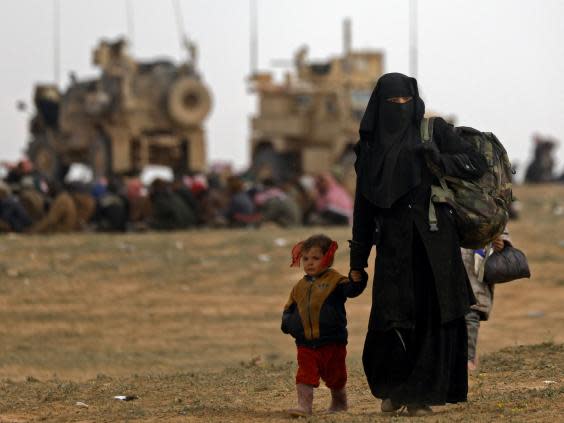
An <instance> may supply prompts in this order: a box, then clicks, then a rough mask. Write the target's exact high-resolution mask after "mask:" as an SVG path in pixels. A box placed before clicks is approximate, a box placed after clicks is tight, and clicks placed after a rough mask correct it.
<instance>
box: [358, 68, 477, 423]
mask: <svg viewBox="0 0 564 423" xmlns="http://www.w3.org/2000/svg"><path fill="white" fill-rule="evenodd" d="M424 110H425V106H424V103H423V101H422V100H421V99H420V98H419V92H418V87H417V82H416V81H415V79H413V78H409V77H407V76H405V75H401V74H397V73H392V74H386V75H384V76H382V77H381V78H380V80H379V81H378V84H377V85H376V88H375V89H374V92H373V93H372V96H371V98H370V101H369V103H368V106H367V108H366V112H365V114H364V117H363V119H362V122H361V124H360V131H359V132H360V142H359V143H358V145H357V161H356V163H355V167H356V171H357V189H356V195H355V205H354V216H353V231H352V232H353V239H352V241H351V251H350V266H351V275H352V276H353V277H354V274H355V272H356V271H359V272H362V271H363V269H364V268H366V267H367V266H368V257H369V255H370V251H371V249H372V246H373V245H376V249H377V255H376V265H375V269H374V273H375V277H374V282H373V289H372V308H371V311H370V320H369V323H368V333H367V335H366V340H365V344H364V351H363V357H362V361H363V365H364V372H365V374H366V378H367V380H368V384H369V386H370V390H371V391H372V394H373V395H374V396H375V397H377V398H381V399H382V400H383V401H382V411H394V410H397V409H399V408H400V407H401V406H407V408H408V411H409V413H410V414H412V415H425V414H428V413H430V412H431V409H430V407H429V406H432V405H442V404H445V403H456V402H460V401H466V396H467V391H468V375H467V332H466V324H465V321H464V315H465V314H466V313H467V312H468V311H469V310H470V304H472V303H473V301H474V298H473V295H472V290H471V287H470V285H469V281H468V277H467V275H466V271H465V268H464V265H463V262H462V257H461V254H460V246H459V244H460V243H459V239H458V234H457V231H456V227H455V226H454V220H453V217H452V210H450V208H449V207H448V205H445V204H437V205H436V207H435V209H436V214H437V220H438V228H439V229H438V231H437V230H434V228H433V230H431V228H430V225H429V219H428V216H429V201H430V196H431V185H433V184H437V183H438V182H437V181H436V180H435V177H434V176H433V174H432V173H431V172H430V171H429V169H428V167H427V164H426V160H425V157H423V153H425V154H428V156H427V159H429V160H431V161H432V162H433V163H434V164H435V165H437V166H438V167H439V168H440V169H441V170H442V171H443V172H444V174H445V175H451V176H457V177H460V178H465V179H472V178H477V177H480V176H481V175H482V174H483V172H484V171H485V169H486V167H487V163H486V161H485V159H484V158H483V156H482V155H480V154H479V153H478V152H477V151H475V150H474V149H473V148H472V146H471V145H470V144H468V143H467V142H466V141H465V140H464V139H462V138H460V137H459V136H458V135H457V133H456V132H455V131H454V129H453V127H452V125H449V124H447V123H446V122H445V121H444V119H441V118H435V120H434V121H433V122H434V124H433V143H425V144H422V143H421V140H420V136H419V132H420V130H419V128H420V124H421V120H422V118H423V113H424ZM429 146H430V147H431V148H430V149H428V148H427V147H429ZM422 147H424V148H422Z"/></svg>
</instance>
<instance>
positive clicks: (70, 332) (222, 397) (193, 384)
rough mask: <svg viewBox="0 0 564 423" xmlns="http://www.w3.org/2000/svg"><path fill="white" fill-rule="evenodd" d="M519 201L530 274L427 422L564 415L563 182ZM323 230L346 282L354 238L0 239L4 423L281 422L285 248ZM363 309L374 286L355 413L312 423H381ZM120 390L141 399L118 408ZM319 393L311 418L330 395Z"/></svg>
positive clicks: (505, 288) (357, 369) (501, 290)
mask: <svg viewBox="0 0 564 423" xmlns="http://www.w3.org/2000/svg"><path fill="white" fill-rule="evenodd" d="M516 195H517V197H518V198H519V199H520V200H521V201H522V204H523V210H522V213H521V219H519V220H517V221H515V222H512V224H511V226H510V230H511V234H512V237H513V241H514V244H515V246H516V247H518V248H520V249H522V250H524V251H525V252H526V253H527V255H528V258H529V261H530V266H531V272H532V275H533V276H532V278H531V279H530V280H522V281H518V282H513V283H509V284H505V285H499V286H497V288H496V294H495V296H496V298H495V305H494V311H493V313H492V317H491V320H490V321H488V322H486V323H484V324H483V326H482V330H481V333H480V342H479V351H480V353H481V354H482V360H481V372H480V373H478V374H475V375H472V376H471V381H470V383H471V390H470V395H469V403H467V404H464V405H452V406H447V407H439V408H437V411H438V412H437V414H436V415H435V416H434V417H432V418H431V420H430V421H437V420H438V421H470V420H472V421H476V420H478V421H493V420H500V419H504V418H506V419H508V420H511V421H548V420H553V421H557V420H558V418H557V416H558V415H561V414H562V412H563V411H564V410H563V409H562V407H563V406H562V404H563V402H564V401H563V400H564V395H563V394H564V388H563V373H562V368H563V365H564V359H563V352H564V347H563V346H562V344H563V343H564V307H563V304H564V185H552V186H549V185H546V186H535V187H517V189H516ZM320 231H323V232H326V233H327V234H328V235H330V236H332V237H334V238H335V239H336V240H338V242H339V244H340V246H341V248H340V250H338V252H337V259H336V262H335V268H336V269H337V270H340V271H341V272H343V273H344V272H346V271H347V261H348V260H347V244H346V240H347V239H348V238H350V229H335V228H330V229H325V228H300V229H294V230H283V229H279V228H275V227H263V228H261V229H259V230H251V231H239V230H221V231H220V230H197V231H187V232H175V233H146V234H126V235H104V234H73V235H58V236H48V237H39V236H35V237H24V236H16V235H7V236H3V237H1V238H0V318H1V321H2V325H0V339H1V343H0V380H1V382H0V423H2V422H24V421H52V422H60V421H76V422H86V421H108V422H109V421H157V420H162V421H218V422H220V421H221V422H223V421H251V420H252V421H285V420H286V417H285V416H284V414H283V413H282V410H284V408H286V407H289V406H291V405H292V403H293V401H294V393H293V373H294V370H295V364H294V362H293V361H294V355H295V348H294V346H293V343H292V340H291V339H290V338H289V337H288V336H285V335H283V334H282V333H281V332H280V330H279V326H280V313H281V308H282V305H283V304H284V302H285V301H286V299H287V296H288V293H289V290H290V288H291V286H292V284H293V283H295V282H296V281H297V279H299V277H301V273H300V271H299V270H296V269H291V268H290V267H289V263H290V254H289V253H290V248H291V246H292V245H293V243H295V242H297V241H298V240H300V239H303V238H304V237H306V236H307V235H309V234H311V233H314V232H320ZM372 261H373V260H372ZM370 270H372V269H370ZM369 307H370V291H369V290H367V292H366V293H365V294H363V295H362V296H361V297H359V298H356V299H354V300H351V301H350V302H349V303H348V304H347V313H348V316H349V331H350V339H349V359H348V363H349V366H350V373H351V375H350V382H349V391H350V392H349V394H350V398H351V411H350V412H349V413H347V414H346V415H340V416H326V417H315V418H312V419H310V420H311V421H318V420H319V421H367V420H374V419H378V418H379V414H378V409H379V402H378V401H376V400H374V399H373V398H372V397H371V396H370V393H369V391H368V389H367V385H366V382H365V380H364V377H363V374H362V370H361V364H360V354H361V349H362V342H363V336H364V334H365V329H366V326H367V319H368V311H369ZM523 345H525V346H523ZM500 350H501V351H500ZM491 353H493V354H491ZM122 394H123V395H137V396H139V399H136V400H134V401H130V402H123V401H117V400H114V399H113V396H114V395H122ZM316 394H317V397H318V398H317V399H316V411H321V410H322V409H323V407H324V406H325V405H326V402H327V398H328V391H327V390H326V389H319V390H318V391H317V392H316ZM77 402H83V403H85V404H87V405H88V407H85V406H80V405H76V403H77ZM396 419H397V420H396ZM402 419H403V417H398V418H394V421H401V420H402Z"/></svg>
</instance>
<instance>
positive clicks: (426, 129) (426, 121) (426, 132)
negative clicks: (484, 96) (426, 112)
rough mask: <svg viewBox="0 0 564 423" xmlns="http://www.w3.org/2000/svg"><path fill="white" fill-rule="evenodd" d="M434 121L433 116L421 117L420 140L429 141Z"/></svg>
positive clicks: (431, 136)
mask: <svg viewBox="0 0 564 423" xmlns="http://www.w3.org/2000/svg"><path fill="white" fill-rule="evenodd" d="M434 123H435V118H434V117H430V118H423V119H422V120H421V128H420V131H421V141H423V142H430V141H432V140H433V126H434Z"/></svg>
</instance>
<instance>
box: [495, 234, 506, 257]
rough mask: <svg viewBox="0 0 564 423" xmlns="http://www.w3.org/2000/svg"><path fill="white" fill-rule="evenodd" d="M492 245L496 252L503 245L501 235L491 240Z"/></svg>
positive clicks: (501, 248)
mask: <svg viewBox="0 0 564 423" xmlns="http://www.w3.org/2000/svg"><path fill="white" fill-rule="evenodd" d="M492 246H493V249H494V251H495V252H496V253H499V252H500V251H501V250H503V248H504V247H505V242H504V241H503V239H501V237H497V238H496V239H494V240H493V241H492Z"/></svg>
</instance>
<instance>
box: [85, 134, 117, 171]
mask: <svg viewBox="0 0 564 423" xmlns="http://www.w3.org/2000/svg"><path fill="white" fill-rule="evenodd" d="M90 167H91V168H92V175H93V177H94V180H98V179H100V178H104V177H105V178H108V177H110V176H111V174H112V148H111V141H110V140H109V139H107V138H106V137H105V136H104V135H102V134H98V135H97V136H96V137H95V138H94V140H93V141H92V144H91V146H90Z"/></svg>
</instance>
